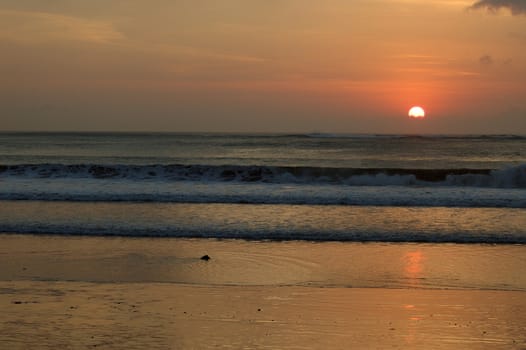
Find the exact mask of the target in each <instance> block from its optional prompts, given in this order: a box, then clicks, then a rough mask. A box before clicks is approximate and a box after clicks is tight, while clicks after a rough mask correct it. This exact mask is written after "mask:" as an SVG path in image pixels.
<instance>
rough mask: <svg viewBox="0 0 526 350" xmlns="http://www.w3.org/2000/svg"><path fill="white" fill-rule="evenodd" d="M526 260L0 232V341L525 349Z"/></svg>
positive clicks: (438, 248) (441, 250)
mask: <svg viewBox="0 0 526 350" xmlns="http://www.w3.org/2000/svg"><path fill="white" fill-rule="evenodd" d="M205 254H208V255H209V256H210V257H211V259H210V260H209V261H204V260H201V259H200V257H201V256H202V255H205ZM525 256H526V254H525V247H523V246H490V245H447V244H446V245H432V244H428V245H426V244H357V243H309V242H247V241H238V240H222V241H218V240H204V239H202V240H201V239H192V240H187V239H152V238H148V239H144V238H140V239H139V238H138V239H133V238H107V237H64V236H32V235H0V266H2V269H1V271H0V307H1V310H2V312H1V316H0V348H2V349H27V348H47V349H51V348H53V349H56V348H72V349H77V348H102V349H105V348H106V349H144V348H160V349H166V348H173V349H203V348H229V349H262V348H270V349H328V348H345V349H348V348H352V349H386V348H414V349H525V348H526V292H525V289H524V286H525V285H526V283H525V281H524V276H523V275H524V273H523V272H524V271H525V270H524V264H526V262H525V258H524V257H525Z"/></svg>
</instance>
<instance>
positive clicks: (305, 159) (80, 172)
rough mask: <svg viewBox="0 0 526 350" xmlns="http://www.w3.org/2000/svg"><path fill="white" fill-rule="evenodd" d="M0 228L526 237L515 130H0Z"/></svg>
mask: <svg viewBox="0 0 526 350" xmlns="http://www.w3.org/2000/svg"><path fill="white" fill-rule="evenodd" d="M0 232H2V233H18V234H26V233H31V234H59V235H97V236H141V237H142V236H148V237H150V236H152V237H185V238H196V237H206V238H219V239H228V238H241V239H247V240H271V241H284V240H287V241H288V240H302V241H322V242H323V241H342V242H347V241H351V242H386V243H389V242H430V243H471V244H473V243H475V244H480V243H482V244H525V243H526V136H520V135H420V136H419V135H344V134H341V135H331V134H320V133H313V134H290V135H285V134H215V133H1V134H0Z"/></svg>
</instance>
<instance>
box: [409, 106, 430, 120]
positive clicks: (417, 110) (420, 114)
mask: <svg viewBox="0 0 526 350" xmlns="http://www.w3.org/2000/svg"><path fill="white" fill-rule="evenodd" d="M408 115H409V116H410V117H411V118H416V119H421V118H424V117H425V116H426V112H425V111H424V109H423V108H422V107H418V106H414V107H411V109H410V110H409V113H408Z"/></svg>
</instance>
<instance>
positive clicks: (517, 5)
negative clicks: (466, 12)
mask: <svg viewBox="0 0 526 350" xmlns="http://www.w3.org/2000/svg"><path fill="white" fill-rule="evenodd" d="M502 8H505V9H508V10H510V11H511V14H512V15H526V0H478V1H477V2H475V3H474V4H473V5H471V6H470V7H469V9H472V10H479V9H486V10H488V11H490V12H497V11H498V10H500V9H502Z"/></svg>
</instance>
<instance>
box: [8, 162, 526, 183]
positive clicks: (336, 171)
mask: <svg viewBox="0 0 526 350" xmlns="http://www.w3.org/2000/svg"><path fill="white" fill-rule="evenodd" d="M10 177H15V178H91V179H108V178H112V179H119V178H122V179H129V180H143V179H150V180H160V181H222V182H244V183H247V182H261V183H281V184H283V183H303V184H308V183H312V184H318V183H328V184H343V185H351V186H389V185H397V186H412V185H426V186H427V185H437V186H471V187H493V188H526V164H522V165H518V166H512V167H507V168H503V169H404V168H399V169H395V168H328V167H292V166H291V167H283V166H239V165H220V166H215V165H180V164H173V165H97V164H76V165H66V164H26V165H6V166H0V179H1V178H10Z"/></svg>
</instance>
